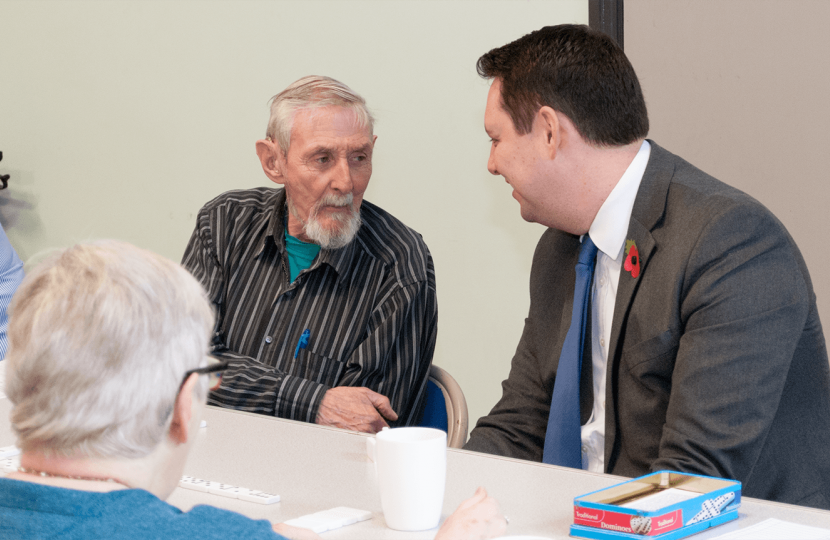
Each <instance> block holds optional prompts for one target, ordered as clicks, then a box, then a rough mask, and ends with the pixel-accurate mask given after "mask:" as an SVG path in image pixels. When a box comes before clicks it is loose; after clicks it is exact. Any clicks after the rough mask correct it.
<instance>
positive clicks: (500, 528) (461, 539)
mask: <svg viewBox="0 0 830 540" xmlns="http://www.w3.org/2000/svg"><path fill="white" fill-rule="evenodd" d="M506 530H507V520H506V519H505V517H504V516H503V515H502V514H501V512H499V503H498V501H496V499H494V498H493V497H489V496H488V495H487V492H486V491H484V488H482V487H480V488H478V489H477V490H476V494H475V495H473V496H472V498H470V499H467V500H466V501H464V502H463V503H461V504H460V505H459V506H458V508H456V510H455V512H453V513H452V515H451V516H450V517H448V518H447V520H446V521H445V522H444V524H443V525H441V528H440V529H438V534H436V535H435V540H479V539H484V538H496V537H497V536H502V535H504V533H505V531H506Z"/></svg>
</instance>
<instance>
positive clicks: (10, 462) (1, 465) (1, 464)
mask: <svg viewBox="0 0 830 540" xmlns="http://www.w3.org/2000/svg"><path fill="white" fill-rule="evenodd" d="M18 467H20V456H12V457H7V458H3V459H0V471H2V472H4V473H5V474H9V473H13V472H15V471H17V469H18Z"/></svg>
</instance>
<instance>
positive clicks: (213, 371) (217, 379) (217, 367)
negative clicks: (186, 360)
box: [179, 356, 230, 390]
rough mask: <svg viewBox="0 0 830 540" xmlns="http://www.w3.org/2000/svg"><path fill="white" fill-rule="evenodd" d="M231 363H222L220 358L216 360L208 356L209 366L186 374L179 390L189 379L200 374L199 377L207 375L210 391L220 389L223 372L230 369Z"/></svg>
mask: <svg viewBox="0 0 830 540" xmlns="http://www.w3.org/2000/svg"><path fill="white" fill-rule="evenodd" d="M229 364H230V361H227V360H226V361H224V362H222V361H221V360H219V359H218V358H214V357H213V356H208V365H206V366H205V367H200V368H196V369H191V370H189V371H187V372H185V374H184V377H182V383H181V384H180V385H179V389H181V387H182V386H184V383H185V381H186V380H187V378H188V377H190V376H191V375H193V374H194V373H198V374H199V375H207V376H208V377H209V379H208V388H209V389H210V390H216V389H217V388H219V384H220V383H221V382H222V372H223V371H225V370H226V369H228V365H229Z"/></svg>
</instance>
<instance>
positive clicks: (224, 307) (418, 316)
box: [182, 188, 438, 426]
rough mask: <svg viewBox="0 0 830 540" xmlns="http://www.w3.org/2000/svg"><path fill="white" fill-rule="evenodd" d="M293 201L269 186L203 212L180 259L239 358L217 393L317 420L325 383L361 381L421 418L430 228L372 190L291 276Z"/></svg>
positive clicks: (221, 351)
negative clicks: (355, 223) (327, 245)
mask: <svg viewBox="0 0 830 540" xmlns="http://www.w3.org/2000/svg"><path fill="white" fill-rule="evenodd" d="M285 213H286V205H285V192H284V190H282V189H269V188H255V189H249V190H238V191H230V192H228V193H225V194H223V195H220V196H219V197H217V198H216V199H214V200H212V201H211V202H209V203H208V204H206V205H205V206H204V207H203V208H202V210H201V211H200V212H199V215H198V218H197V221H196V230H195V231H194V232H193V236H192V237H191V239H190V243H189V244H188V246H187V250H186V251H185V254H184V258H183V260H182V264H183V265H184V266H185V268H187V269H188V270H189V271H190V272H191V273H192V274H193V275H194V276H195V277H196V278H197V279H198V280H200V281H201V282H202V284H203V285H204V287H205V289H206V290H207V291H208V295H209V297H210V299H211V301H212V302H213V303H214V305H215V306H216V309H217V325H216V333H215V335H214V354H215V355H216V356H218V357H221V358H224V359H228V360H231V365H230V369H229V370H228V371H226V372H225V374H224V375H223V377H222V385H221V386H220V387H219V388H218V389H217V390H216V391H215V392H212V393H211V395H210V397H209V399H208V403H210V404H212V405H220V406H223V407H229V408H233V409H239V410H244V411H250V412H257V413H262V414H269V415H276V416H279V417H281V418H290V419H293V420H302V421H305V422H314V420H315V418H316V416H317V409H318V407H319V406H320V401H321V400H322V399H323V394H324V393H325V392H326V390H328V389H329V388H331V387H334V386H364V387H367V388H370V389H372V390H374V391H376V392H378V393H380V394H383V395H385V396H387V397H388V398H389V400H390V402H391V404H392V408H393V409H394V410H395V412H397V413H398V416H399V418H398V421H397V422H393V423H391V425H398V426H404V425H413V424H417V422H418V421H419V420H420V417H421V414H422V411H423V407H424V401H425V396H426V382H427V377H428V374H429V366H430V364H431V362H432V354H433V352H434V350H435V337H436V332H437V328H436V324H437V319H438V308H437V304H436V298H435V270H434V269H433V265H432V257H431V256H430V253H429V250H428V249H427V246H426V244H425V243H424V241H423V239H422V238H421V236H420V235H419V234H418V233H416V232H415V231H413V230H412V229H410V228H408V227H406V226H405V225H404V224H403V223H401V222H400V221H398V220H397V219H395V218H394V217H392V216H391V215H389V214H388V213H386V212H384V211H383V210H381V209H380V208H378V207H377V206H375V205H373V204H371V203H369V202H366V201H363V204H362V205H361V208H360V214H361V218H362V220H363V224H362V225H361V227H360V230H359V231H358V233H357V235H356V236H355V239H354V240H353V241H352V242H351V243H349V245H347V246H346V247H343V248H341V249H337V250H326V249H323V250H321V251H320V253H319V254H318V255H317V258H316V259H315V260H314V262H313V263H312V265H311V267H310V268H308V269H307V270H303V271H302V272H301V273H300V275H299V276H298V277H297V279H296V280H295V281H294V282H293V283H290V282H289V280H290V277H289V269H288V260H287V256H286V252H285V235H284V233H285V227H284V223H285ZM306 329H308V330H309V331H310V338H309V341H308V345H307V346H306V347H305V348H302V349H300V350H299V353H298V354H297V355H296V358H295V350H296V347H297V343H298V341H299V339H300V336H301V335H302V333H303V331H304V330H306Z"/></svg>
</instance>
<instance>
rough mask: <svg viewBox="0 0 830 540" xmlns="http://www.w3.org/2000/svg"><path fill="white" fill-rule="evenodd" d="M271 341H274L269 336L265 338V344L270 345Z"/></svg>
mask: <svg viewBox="0 0 830 540" xmlns="http://www.w3.org/2000/svg"><path fill="white" fill-rule="evenodd" d="M272 341H274V340H273V339H271V336H265V343H271V342H272Z"/></svg>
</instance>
